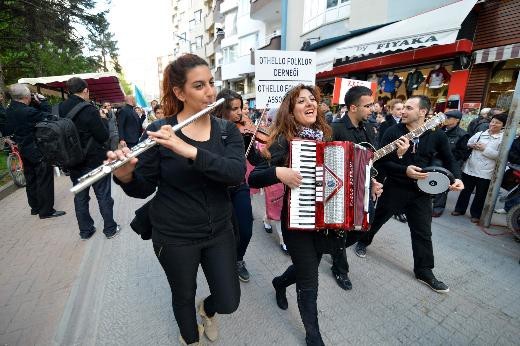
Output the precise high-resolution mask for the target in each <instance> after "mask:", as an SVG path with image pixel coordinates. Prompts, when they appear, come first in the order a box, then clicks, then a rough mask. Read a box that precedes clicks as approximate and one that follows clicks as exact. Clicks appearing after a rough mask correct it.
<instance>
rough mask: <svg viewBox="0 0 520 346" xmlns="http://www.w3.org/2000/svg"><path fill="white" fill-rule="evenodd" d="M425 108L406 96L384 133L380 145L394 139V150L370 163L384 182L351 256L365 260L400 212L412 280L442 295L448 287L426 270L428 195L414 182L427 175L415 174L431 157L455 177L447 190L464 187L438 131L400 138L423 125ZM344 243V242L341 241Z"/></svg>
mask: <svg viewBox="0 0 520 346" xmlns="http://www.w3.org/2000/svg"><path fill="white" fill-rule="evenodd" d="M430 107H431V105H430V100H429V99H428V98H427V97H426V96H423V95H420V96H412V97H410V98H409V99H408V100H407V101H406V103H405V105H404V111H403V114H402V119H401V122H400V123H399V124H397V125H395V126H393V127H391V128H389V129H388V130H387V131H386V132H385V134H384V136H383V139H382V142H381V146H385V145H387V144H389V143H392V142H394V141H397V142H396V145H397V147H398V149H397V151H396V152H395V153H391V154H389V155H387V156H384V157H382V158H381V159H380V160H378V161H377V163H376V169H377V170H378V171H384V172H385V175H386V176H387V179H386V180H385V185H384V191H383V193H382V195H381V198H380V199H379V201H378V203H377V207H376V210H375V212H374V220H373V222H372V225H371V228H370V230H369V231H368V232H365V233H364V234H363V235H362V236H361V237H360V240H359V241H358V242H357V244H356V248H355V252H356V254H357V255H358V256H359V257H365V256H366V248H367V247H368V246H369V245H370V244H371V243H372V240H373V239H374V236H375V235H376V234H377V232H378V231H379V230H380V229H381V227H382V226H383V225H384V224H385V223H386V222H387V221H388V220H389V219H390V217H391V216H392V215H394V214H396V213H398V212H403V211H404V213H405V214H406V217H407V219H408V225H409V227H410V233H411V238H412V250H413V258H414V273H415V277H416V278H417V280H419V281H420V282H422V283H424V284H426V285H428V286H429V287H430V288H431V289H432V290H434V291H436V292H438V293H446V292H448V291H449V287H448V285H446V284H444V283H443V282H442V281H439V280H437V278H436V277H435V275H434V274H433V271H432V270H433V268H434V257H433V245H432V240H431V235H432V233H431V222H432V199H431V195H429V194H426V193H424V192H422V191H420V190H419V189H418V188H417V180H418V179H425V178H426V177H427V175H428V173H424V172H421V169H422V168H425V167H427V166H429V165H430V163H431V162H432V159H433V157H434V156H435V155H436V157H437V158H438V159H440V160H441V161H442V162H443V164H444V165H445V167H446V168H447V169H449V170H450V171H451V172H452V173H453V174H454V176H455V177H456V179H455V182H454V183H453V184H452V185H451V186H450V189H451V190H454V191H460V190H462V189H463V188H464V185H463V183H462V181H461V180H460V168H459V166H458V164H457V162H456V161H455V159H454V158H453V155H452V153H451V150H450V147H449V143H448V139H447V137H446V134H445V133H444V132H442V131H433V130H428V131H426V132H424V133H423V134H422V135H421V136H419V137H418V138H414V139H413V145H411V144H410V141H409V140H408V139H407V138H406V137H403V136H404V135H405V134H407V133H409V132H410V131H412V130H414V129H417V128H419V127H420V126H422V125H423V124H424V119H425V117H426V114H428V111H429V110H430ZM348 245H350V244H348V243H347V246H348Z"/></svg>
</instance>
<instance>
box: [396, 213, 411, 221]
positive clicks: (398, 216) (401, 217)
mask: <svg viewBox="0 0 520 346" xmlns="http://www.w3.org/2000/svg"><path fill="white" fill-rule="evenodd" d="M394 218H395V219H396V220H397V221H399V222H402V223H407V222H408V220H407V219H406V215H405V214H395V215H394Z"/></svg>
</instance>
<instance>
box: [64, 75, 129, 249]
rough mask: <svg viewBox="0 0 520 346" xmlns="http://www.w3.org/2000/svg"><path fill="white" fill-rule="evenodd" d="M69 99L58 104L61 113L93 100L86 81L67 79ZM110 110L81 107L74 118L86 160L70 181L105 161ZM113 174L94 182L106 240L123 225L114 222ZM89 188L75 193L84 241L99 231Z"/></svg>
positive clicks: (77, 166)
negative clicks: (90, 207)
mask: <svg viewBox="0 0 520 346" xmlns="http://www.w3.org/2000/svg"><path fill="white" fill-rule="evenodd" d="M66 84H67V90H68V92H69V98H68V99H67V100H65V101H63V102H62V103H61V104H60V106H59V112H60V114H61V115H62V116H64V115H66V114H68V113H69V112H70V111H71V110H72V109H73V108H74V107H76V105H78V104H80V103H81V102H88V101H89V100H90V92H89V89H88V84H87V82H86V81H85V80H83V79H81V78H78V77H73V78H71V79H69V80H68V81H67V83H66ZM107 116H108V113H105V112H100V111H98V109H97V108H96V107H95V106H93V105H91V104H90V105H88V106H86V107H85V108H83V109H81V110H80V111H79V113H78V114H77V115H76V117H75V118H74V125H76V128H77V130H78V134H79V137H80V142H81V147H82V148H83V149H84V150H85V153H86V154H85V160H83V162H81V163H79V164H78V165H76V166H73V167H67V168H68V169H69V170H70V180H71V181H72V184H73V185H76V184H77V183H78V179H79V178H80V177H81V176H83V175H85V174H87V173H88V172H90V171H91V170H93V169H94V168H97V167H99V166H100V165H101V164H103V160H104V159H105V156H106V152H107V150H108V147H107V143H108V140H109V130H108V129H109V120H108V118H107ZM111 183H112V182H111V180H110V175H108V176H106V177H104V178H102V179H100V180H99V181H97V182H95V183H94V184H93V185H92V188H93V189H94V193H95V195H96V199H97V201H98V205H99V211H100V213H101V216H102V217H103V233H104V234H105V236H106V237H107V239H112V238H114V237H115V236H116V235H117V234H118V233H119V232H120V231H121V227H120V226H119V225H118V224H117V223H116V222H115V221H114V199H113V198H112V184H111ZM89 192H90V187H87V188H86V189H84V190H83V191H81V192H79V193H77V194H76V195H74V210H75V212H76V219H77V221H78V227H79V235H80V237H81V239H82V240H87V239H90V238H91V237H92V236H93V235H94V233H95V232H96V228H95V227H94V220H93V219H92V216H91V215H90V211H89V202H90V194H89Z"/></svg>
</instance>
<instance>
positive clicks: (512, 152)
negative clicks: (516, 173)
mask: <svg viewBox="0 0 520 346" xmlns="http://www.w3.org/2000/svg"><path fill="white" fill-rule="evenodd" d="M507 160H508V161H509V162H511V163H514V164H515V165H520V137H517V138H515V140H514V141H513V144H512V145H511V149H509V154H508V155H507Z"/></svg>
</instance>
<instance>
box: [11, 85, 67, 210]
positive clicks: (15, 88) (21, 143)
mask: <svg viewBox="0 0 520 346" xmlns="http://www.w3.org/2000/svg"><path fill="white" fill-rule="evenodd" d="M9 93H10V95H11V98H12V101H11V104H10V105H9V107H7V124H6V128H5V130H6V131H5V132H6V133H5V135H6V136H9V135H14V140H15V142H16V143H17V144H18V147H19V148H20V155H21V156H22V161H23V166H24V175H25V180H26V182H27V185H26V186H25V190H26V192H27V201H28V202H29V206H30V207H31V215H39V216H40V219H47V218H50V217H58V216H62V215H65V212H64V211H60V210H55V209H54V177H53V171H52V166H51V165H50V164H48V163H47V162H45V161H44V159H43V155H42V153H41V151H40V150H39V149H38V147H37V146H36V140H35V137H34V133H35V131H36V128H35V125H36V123H37V122H39V121H42V120H44V119H46V118H49V117H52V114H51V113H50V111H51V107H50V106H49V104H48V103H47V100H46V99H45V97H43V96H42V95H40V94H32V95H31V92H30V90H29V88H28V87H27V86H26V85H23V84H13V85H11V86H9Z"/></svg>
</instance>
